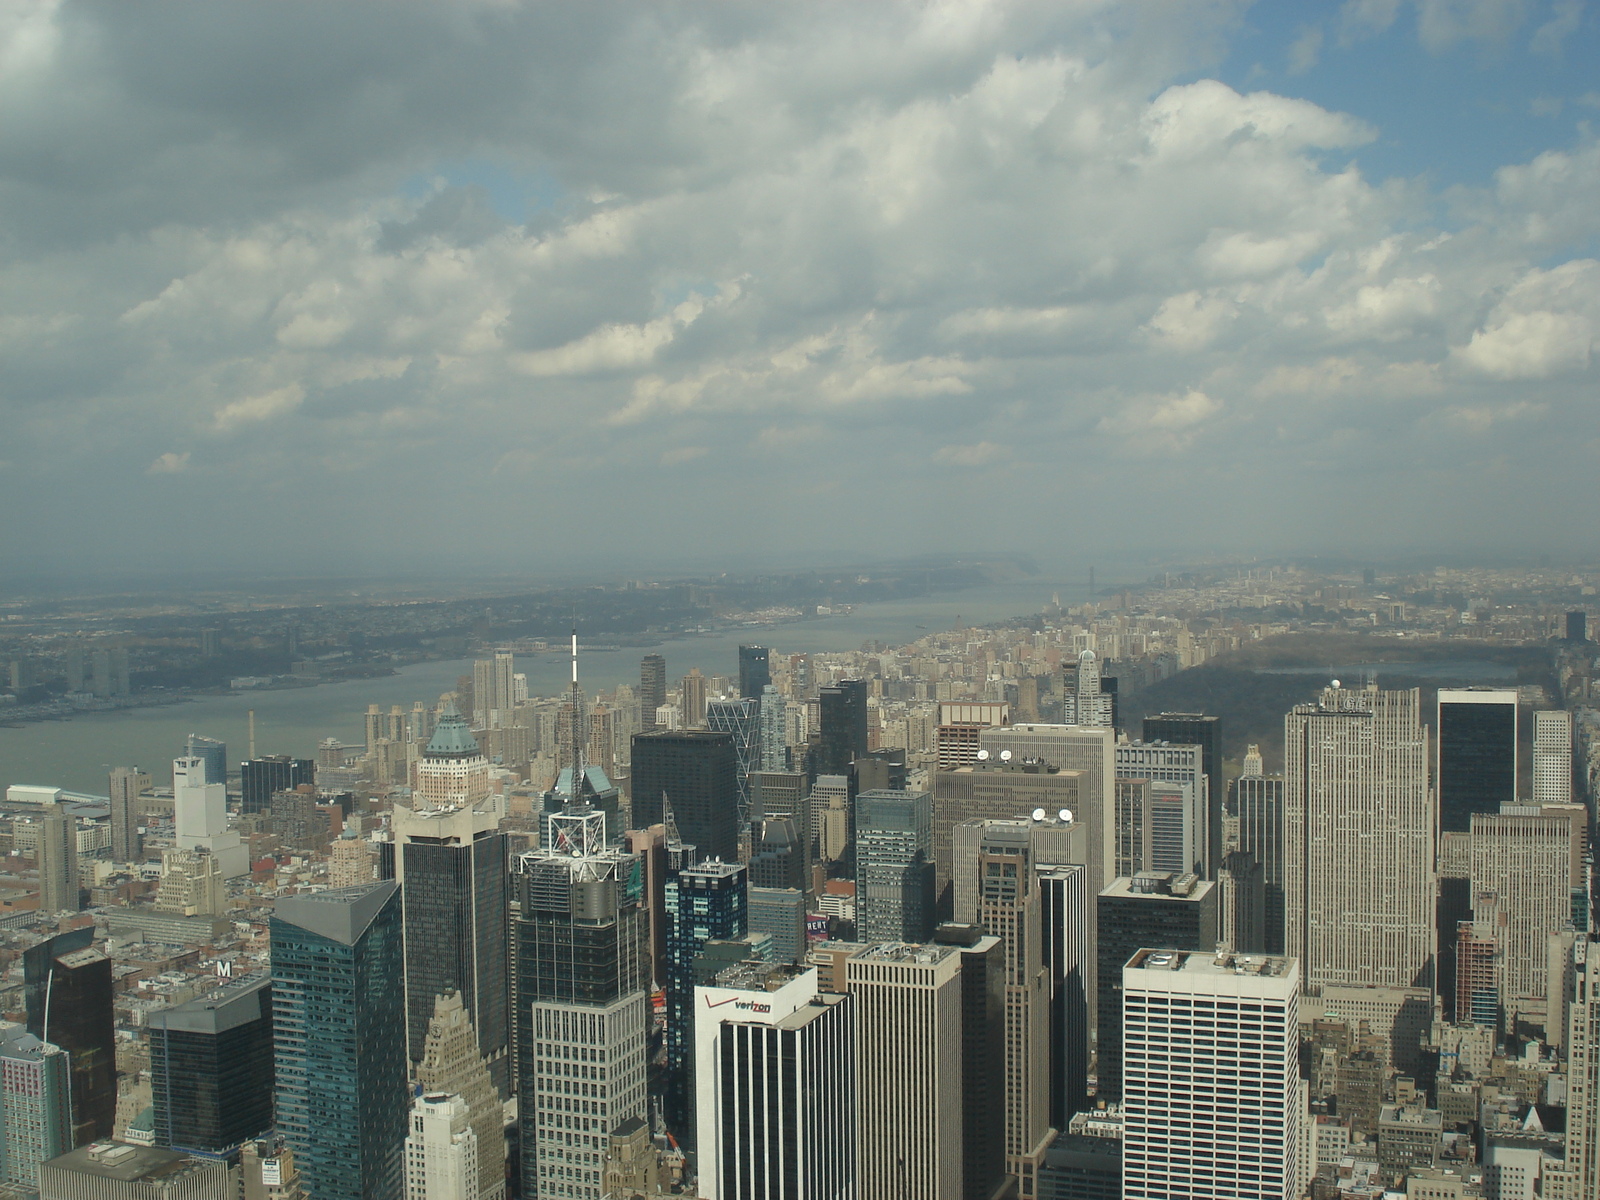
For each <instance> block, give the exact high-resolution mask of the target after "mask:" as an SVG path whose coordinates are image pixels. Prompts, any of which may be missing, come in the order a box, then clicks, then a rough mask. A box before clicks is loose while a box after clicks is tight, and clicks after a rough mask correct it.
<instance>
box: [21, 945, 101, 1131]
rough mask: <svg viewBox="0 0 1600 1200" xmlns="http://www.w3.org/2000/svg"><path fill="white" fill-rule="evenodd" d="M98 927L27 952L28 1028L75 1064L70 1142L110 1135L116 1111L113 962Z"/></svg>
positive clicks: (24, 964)
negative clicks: (98, 945)
mask: <svg viewBox="0 0 1600 1200" xmlns="http://www.w3.org/2000/svg"><path fill="white" fill-rule="evenodd" d="M93 942H94V929H93V927H92V926H91V927H88V928H85V929H74V930H71V931H70V932H68V933H61V934H57V935H56V936H55V937H53V938H47V939H46V940H45V941H42V942H40V943H39V944H38V945H37V946H31V947H29V948H28V949H27V950H25V951H23V955H22V979H23V996H24V1003H25V1004H26V1005H27V1011H28V1032H29V1033H31V1034H32V1035H33V1036H34V1037H36V1038H38V1039H39V1040H40V1041H41V1042H49V1043H51V1044H52V1045H55V1046H60V1047H61V1048H62V1049H63V1050H65V1051H66V1052H67V1055H68V1057H69V1059H70V1061H71V1067H72V1144H73V1145H74V1146H81V1145H83V1144H84V1143H86V1142H93V1141H98V1140H99V1139H101V1138H108V1137H110V1136H111V1128H112V1125H113V1124H114V1123H115V1120H116V1115H117V1029H116V1017H115V1015H114V1014H113V1012H112V1008H111V996H112V981H111V960H110V959H109V958H108V957H106V955H105V954H103V953H102V952H101V951H99V950H97V949H95V948H94V945H93Z"/></svg>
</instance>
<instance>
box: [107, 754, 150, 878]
mask: <svg viewBox="0 0 1600 1200" xmlns="http://www.w3.org/2000/svg"><path fill="white" fill-rule="evenodd" d="M139 824H140V822H139V768H138V767H112V768H111V861H112V862H119V863H131V862H138V861H139V860H140V859H142V858H143V857H144V838H143V837H142V836H141V835H140V833H139Z"/></svg>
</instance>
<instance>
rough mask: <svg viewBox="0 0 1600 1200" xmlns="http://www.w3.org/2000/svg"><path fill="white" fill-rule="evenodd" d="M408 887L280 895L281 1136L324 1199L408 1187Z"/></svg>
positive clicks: (276, 915)
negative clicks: (404, 921) (404, 919)
mask: <svg viewBox="0 0 1600 1200" xmlns="http://www.w3.org/2000/svg"><path fill="white" fill-rule="evenodd" d="M399 891H400V885H399V884H397V883H395V882H394V881H392V880H384V881H381V882H377V883H370V884H367V885H365V886H362V887H353V888H341V889H339V890H337V891H328V892H314V893H310V894H300V895H293V896H283V897H280V898H279V900H278V902H277V907H276V909H275V911H274V912H273V915H272V921H271V937H272V992H273V1042H274V1052H275V1055H276V1060H277V1128H278V1131H279V1133H281V1134H282V1135H283V1137H284V1140H285V1141H287V1142H288V1144H289V1146H290V1148H291V1149H292V1150H293V1151H294V1156H295V1163H296V1165H297V1166H298V1167H299V1169H300V1174H301V1176H302V1178H303V1179H304V1181H305V1188H306V1191H307V1193H308V1194H309V1195H311V1196H314V1197H316V1200H394V1197H396V1196H398V1195H400V1194H401V1193H402V1192H403V1191H404V1189H405V1139H406V1134H407V1109H408V1106H409V1103H408V1096H407V1089H406V1033H405V1030H406V1018H405V988H404V985H403V982H402V979H403V970H404V962H403V955H402V943H401V934H402V926H401V912H400V898H399Z"/></svg>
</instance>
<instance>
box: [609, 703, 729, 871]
mask: <svg viewBox="0 0 1600 1200" xmlns="http://www.w3.org/2000/svg"><path fill="white" fill-rule="evenodd" d="M632 760H633V762H632V766H633V825H634V828H636V829H645V828H648V827H649V826H651V825H655V824H659V823H660V822H661V821H662V819H663V818H662V813H663V806H662V797H663V796H665V797H666V799H667V800H668V801H669V802H670V803H671V805H672V815H673V817H674V819H676V821H677V823H678V833H679V835H680V836H681V837H682V838H683V840H684V841H685V842H689V843H692V844H693V845H694V846H696V847H698V852H699V854H700V855H701V857H704V858H723V859H728V860H730V861H731V860H732V859H733V858H735V857H736V856H737V854H738V850H739V761H738V753H737V750H736V748H735V746H734V740H733V735H732V734H729V733H713V732H711V731H709V730H705V729H670V730H668V729H662V730H657V731H656V732H655V733H641V734H636V735H634V739H633V748H632Z"/></svg>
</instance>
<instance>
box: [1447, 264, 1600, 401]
mask: <svg viewBox="0 0 1600 1200" xmlns="http://www.w3.org/2000/svg"><path fill="white" fill-rule="evenodd" d="M1597 341H1600V262H1597V261H1595V260H1594V259H1580V260H1576V261H1573V262H1569V263H1564V264H1562V265H1561V266H1559V267H1556V268H1554V269H1553V270H1549V271H1545V270H1539V269H1537V268H1536V269H1534V270H1531V271H1529V272H1528V273H1527V274H1526V275H1525V276H1524V277H1523V278H1522V279H1521V280H1519V281H1518V283H1517V284H1516V286H1515V287H1513V288H1512V289H1511V290H1510V292H1508V293H1507V295H1506V298H1505V299H1504V300H1503V301H1501V303H1500V304H1498V305H1496V307H1495V311H1494V312H1493V313H1492V314H1491V316H1490V318H1489V321H1488V322H1486V323H1485V324H1484V325H1483V327H1481V328H1479V329H1477V330H1475V331H1474V332H1473V334H1472V339H1471V341H1469V342H1468V343H1467V344H1466V345H1465V346H1459V347H1457V348H1456V349H1455V351H1454V357H1455V358H1456V359H1457V360H1458V361H1459V362H1461V363H1462V364H1464V365H1465V366H1467V367H1468V368H1470V369H1471V370H1473V371H1476V372H1479V373H1481V374H1483V375H1487V376H1489V377H1490V378H1491V379H1500V380H1508V381H1509V380H1518V379H1548V378H1550V377H1552V376H1557V375H1563V374H1570V373H1574V372H1578V371H1583V370H1586V369H1587V368H1588V366H1589V363H1590V361H1591V357H1592V355H1593V353H1594V350H1595V347H1596V343H1597Z"/></svg>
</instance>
